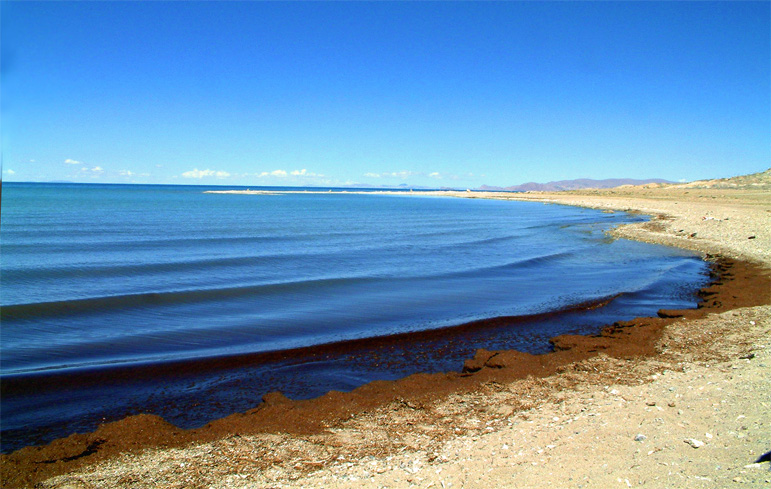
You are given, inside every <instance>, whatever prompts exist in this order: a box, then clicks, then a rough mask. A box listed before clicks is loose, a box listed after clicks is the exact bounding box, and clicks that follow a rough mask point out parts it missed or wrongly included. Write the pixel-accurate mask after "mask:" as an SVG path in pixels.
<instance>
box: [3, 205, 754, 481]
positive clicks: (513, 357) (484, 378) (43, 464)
mask: <svg viewBox="0 0 771 489" xmlns="http://www.w3.org/2000/svg"><path fill="white" fill-rule="evenodd" d="M651 222H652V223H654V224H655V223H657V222H658V221H657V220H655V219H654V220H652V221H651ZM758 261H761V262H762V260H758ZM727 273H730V274H732V275H733V276H732V277H728V275H727ZM723 276H724V278H731V280H730V281H727V280H726V281H723V283H720V284H716V285H714V286H711V287H708V288H707V289H706V290H705V291H704V292H703V293H704V294H705V295H707V296H709V301H710V302H708V303H707V304H712V305H711V306H710V305H707V306H705V307H702V308H701V309H697V310H686V311H680V312H665V313H663V314H662V315H664V316H675V317H668V318H642V319H640V320H637V321H635V322H626V323H616V324H615V325H613V326H610V327H608V328H606V329H605V330H604V331H603V333H602V334H601V335H599V336H597V337H594V338H592V337H559V338H557V339H555V341H554V343H555V349H556V351H555V352H554V353H551V354H545V355H537V356H533V355H527V354H521V353H517V352H513V351H509V352H497V353H491V352H485V351H480V352H478V354H477V355H476V356H475V357H474V359H472V360H470V361H468V362H467V365H466V368H465V369H464V370H465V373H458V374H454V375H453V374H430V375H428V374H417V375H414V376H410V377H408V378H405V379H402V380H399V381H393V382H375V383H372V384H367V385H365V386H363V387H361V388H359V389H356V390H355V391H353V392H351V393H347V394H343V393H336V392H332V393H329V394H327V395H325V396H322V397H321V398H317V399H314V400H309V401H289V400H288V399H286V398H284V397H283V396H281V395H280V394H272V395H268V396H266V397H265V401H266V402H265V403H264V404H263V405H261V406H260V407H258V408H256V409H254V410H251V411H248V412H247V413H243V414H236V415H233V416H230V417H228V418H224V419H222V420H218V421H216V422H213V423H210V424H209V425H207V426H206V427H204V428H202V429H200V430H193V431H192V432H183V431H182V430H178V429H176V428H174V427H172V426H171V425H168V424H166V423H164V422H163V421H162V420H160V419H157V418H155V417H152V416H137V417H132V418H127V419H125V420H123V421H119V422H116V423H111V424H108V425H104V426H103V427H101V428H100V429H99V430H97V431H96V432H95V433H91V434H86V435H73V436H71V437H69V438H67V439H64V440H57V441H56V442H53V443H52V444H50V445H48V446H47V447H43V448H28V449H22V450H20V451H18V452H14V453H13V454H11V455H8V456H3V458H2V471H3V474H2V475H3V480H4V481H6V483H11V484H16V485H18V486H23V485H24V484H31V483H34V481H40V480H44V479H45V478H47V477H50V476H52V475H55V474H58V473H65V472H68V471H71V470H74V469H75V468H77V467H79V466H82V465H85V464H89V463H92V462H95V461H99V460H105V459H107V458H109V457H112V456H114V455H116V454H118V453H122V452H125V451H137V450H141V449H143V448H147V447H152V446H156V447H157V446H166V447H171V446H176V447H179V446H184V445H187V444H190V443H193V442H196V443H199V442H205V441H210V440H216V439H222V438H224V437H226V436H229V435H232V434H245V433H253V432H290V433H296V434H298V435H301V434H311V433H320V432H323V431H325V430H327V429H328V428H329V427H330V426H334V425H336V424H339V423H342V422H343V421H344V420H346V419H349V418H350V417H351V416H352V415H356V413H362V412H367V411H372V410H376V409H378V408H379V407H382V406H383V405H385V404H388V403H389V402H393V401H394V399H400V400H401V401H400V402H402V401H403V402H405V403H406V404H407V405H409V404H412V405H421V404H430V403H433V402H437V400H438V399H440V398H444V397H447V396H449V395H455V394H457V393H459V392H467V393H468V392H473V391H475V390H478V389H479V388H480V386H483V385H486V384H489V383H490V382H498V383H506V382H512V381H514V380H515V379H517V378H523V377H526V376H527V375H528V374H529V375H534V376H536V377H542V376H543V377H545V376H549V375H552V374H554V373H558V372H559V371H560V369H563V368H565V366H566V365H570V364H572V363H575V362H580V361H582V360H585V359H587V358H589V357H591V356H594V355H596V354H597V353H598V352H599V351H602V352H603V353H604V354H605V355H608V356H611V357H615V356H617V357H620V358H631V357H638V356H640V355H643V354H649V355H650V354H655V353H656V340H657V338H658V337H659V336H660V334H661V331H662V329H663V328H664V326H665V325H667V324H671V323H673V322H675V321H679V319H677V317H679V316H683V317H689V318H693V317H696V316H697V315H698V316H702V317H703V316H705V315H707V314H711V313H715V312H718V311H725V310H730V309H732V308H736V307H748V306H752V305H759V304H765V303H766V302H767V301H768V297H767V291H768V290H769V278H768V275H767V273H766V271H765V270H764V267H763V266H758V265H755V266H753V265H750V264H745V263H741V262H737V263H735V264H734V265H733V266H732V267H731V269H730V271H729V272H727V271H726V270H725V269H724V270H723ZM731 284H733V286H731ZM753 284H754V286H755V289H752V288H751V286H753ZM715 287H717V288H715ZM753 290H754V292H752V291H753ZM764 292H765V293H764ZM756 303H757V304H756ZM689 311H692V312H689ZM630 323H631V324H630ZM257 418H261V419H262V420H264V421H265V423H264V425H263V426H262V427H258V426H257V425H258V424H259V423H258V422H255V421H256V419H257Z"/></svg>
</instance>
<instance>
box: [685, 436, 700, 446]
mask: <svg viewBox="0 0 771 489" xmlns="http://www.w3.org/2000/svg"><path fill="white" fill-rule="evenodd" d="M683 441H684V442H685V443H687V444H689V445H691V446H692V447H693V448H700V447H703V446H704V442H703V441H700V440H697V439H696V438H686V439H685V440H683Z"/></svg>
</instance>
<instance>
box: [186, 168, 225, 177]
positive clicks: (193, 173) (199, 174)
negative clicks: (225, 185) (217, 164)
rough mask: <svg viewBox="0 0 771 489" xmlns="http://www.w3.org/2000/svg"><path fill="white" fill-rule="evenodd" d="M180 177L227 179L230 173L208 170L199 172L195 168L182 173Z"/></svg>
mask: <svg viewBox="0 0 771 489" xmlns="http://www.w3.org/2000/svg"><path fill="white" fill-rule="evenodd" d="M182 176H183V177H185V178H204V177H216V178H228V177H229V176H230V173H228V172H226V171H215V170H209V169H208V168H207V169H206V170H199V169H198V168H195V169H193V170H190V171H186V172H184V173H183V174H182Z"/></svg>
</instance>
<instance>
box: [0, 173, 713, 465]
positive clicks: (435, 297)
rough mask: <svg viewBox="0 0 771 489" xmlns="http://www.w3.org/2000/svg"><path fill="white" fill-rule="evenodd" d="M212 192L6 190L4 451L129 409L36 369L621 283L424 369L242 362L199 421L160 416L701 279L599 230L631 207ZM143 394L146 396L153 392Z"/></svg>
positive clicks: (534, 332)
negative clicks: (69, 388)
mask: <svg viewBox="0 0 771 489" xmlns="http://www.w3.org/2000/svg"><path fill="white" fill-rule="evenodd" d="M207 189H208V188H206V187H190V186H141V185H83V184H20V183H13V184H9V183H5V184H4V185H3V193H2V227H1V228H0V231H1V235H0V247H1V251H2V292H1V294H0V304H1V305H2V310H1V311H0V314H1V315H2V316H1V317H2V323H1V326H0V328H1V329H0V345H1V348H2V352H1V353H2V355H1V356H0V358H1V359H0V369H1V372H2V376H3V379H6V380H7V379H11V380H12V379H15V378H18V379H23V382H25V383H26V384H27V386H28V388H27V389H23V393H22V394H19V393H17V391H16V390H14V391H10V390H9V391H7V392H4V395H3V399H2V403H3V405H2V417H3V419H2V429H3V433H4V434H3V450H4V451H6V450H7V449H9V447H10V448H15V447H17V446H22V445H24V444H27V443H31V442H41V441H46V440H48V439H51V437H52V436H54V435H57V436H59V435H61V434H62V433H65V434H66V429H69V428H64V427H60V428H58V429H56V428H52V427H53V426H54V425H57V426H58V425H60V424H62V422H61V419H62V418H66V419H69V421H67V422H68V423H69V424H68V425H67V426H69V427H71V426H75V427H77V428H82V429H93V426H95V423H96V422H97V420H99V419H104V418H105V417H107V418H109V417H119V416H122V415H125V414H127V413H131V412H140V411H142V409H143V407H142V406H143V402H142V398H141V396H139V398H138V397H137V389H136V388H134V391H133V393H132V394H131V395H129V394H127V393H126V392H124V391H121V389H120V388H118V387H114V386H105V385H94V386H93V387H92V391H88V392H86V391H85V390H84V391H83V393H82V394H83V395H84V396H85V395H87V396H88V397H89V398H90V399H93V398H94V396H97V397H98V396H99V395H103V396H105V399H109V402H108V401H105V402H104V405H105V406H107V407H105V409H106V410H108V411H109V412H110V415H109V416H105V413H104V412H100V411H99V409H97V408H94V407H88V408H86V407H84V406H83V405H84V404H85V403H84V401H83V400H82V398H81V397H80V396H78V395H70V397H69V398H67V400H66V402H65V401H63V400H62V394H61V393H56V392H53V391H52V390H50V389H48V388H46V389H48V390H46V389H40V391H38V390H36V389H35V382H36V380H35V379H36V378H37V377H36V376H45V375H60V376H63V377H62V378H66V375H67V374H68V372H76V371H82V370H88V369H91V370H94V369H97V370H98V369H101V368H108V367H109V368H116V367H120V366H130V365H135V364H147V363H163V362H169V361H176V360H190V359H199V358H207V357H215V356H216V357H220V356H231V355H238V354H244V353H254V352H261V351H273V350H283V349H289V348H296V347H302V346H308V345H316V344H321V343H329V342H336V341H343V340H350V339H355V338H364V337H371V336H382V335H389V334H394V333H401V332H408V331H419V330H425V329H432V328H442V327H446V326H452V325H457V324H461V323H466V322H469V321H472V320H475V319H481V318H488V317H497V316H516V315H527V314H536V313H543V312H548V311H554V310H559V309H562V308H565V307H567V306H570V305H572V304H577V303H581V302H585V301H591V300H597V299H601V298H605V297H609V296H613V295H616V294H622V295H621V296H620V297H619V298H618V299H616V300H614V301H613V302H612V303H611V304H610V305H608V306H607V307H604V308H601V310H599V311H587V312H586V313H585V314H583V315H578V316H575V317H572V316H571V318H570V319H565V318H563V319H564V320H561V321H557V322H554V323H551V324H541V325H532V326H530V327H528V328H522V327H517V328H512V330H511V331H506V332H502V333H500V334H496V335H495V336H485V337H480V338H478V340H477V343H474V342H468V343H467V344H463V345H461V347H459V348H458V349H456V353H455V354H454V355H443V356H442V358H439V359H436V361H435V362H431V363H430V365H429V366H428V367H427V366H426V365H425V364H423V365H421V366H419V367H415V366H409V367H408V366H406V364H404V365H403V364H400V363H399V362H398V361H397V362H395V366H394V367H393V368H390V369H382V368H381V369H377V368H374V367H373V366H372V365H368V366H366V367H361V368H359V369H358V370H356V368H353V367H350V368H349V367H345V368H342V367H340V365H337V366H334V360H329V361H327V363H325V364H323V365H317V364H314V363H312V362H311V363H302V362H299V363H298V362H295V363H294V364H293V366H292V368H291V369H288V370H291V371H292V372H294V373H293V374H292V375H294V376H295V377H293V380H292V381H291V382H289V384H291V385H289V384H287V383H286V382H285V383H284V384H282V383H281V382H282V381H280V380H275V379H273V377H271V379H273V380H271V381H265V382H262V381H260V380H259V379H260V374H259V373H258V372H256V371H255V372H251V373H248V372H247V373H245V372H246V371H241V372H239V373H237V374H233V375H237V376H240V381H241V382H243V381H244V379H245V377H247V376H248V377H249V379H250V384H249V389H250V392H253V393H252V395H251V396H252V397H249V398H243V399H242V400H239V401H238V402H235V401H233V402H230V403H225V404H226V405H225V406H224V407H222V408H218V409H219V410H212V411H206V414H204V415H201V416H198V417H195V416H193V417H192V418H191V417H190V415H189V413H188V414H185V413H186V412H187V411H189V409H185V408H179V409H178V411H170V410H168V409H167V410H166V411H164V410H163V409H161V411H160V413H159V414H161V415H164V416H165V417H167V419H169V420H170V421H172V422H176V423H178V424H180V425H184V426H192V425H196V424H203V421H205V420H206V419H208V418H209V417H211V416H219V415H223V414H227V411H228V410H234V409H246V408H248V407H250V406H251V405H253V404H255V403H256V402H259V396H260V395H262V394H264V393H265V392H267V391H268V390H273V389H276V388H278V389H281V390H283V391H285V392H288V393H289V394H290V395H294V396H295V397H310V396H314V395H319V394H320V393H322V392H323V390H324V389H330V388H336V389H342V390H345V389H350V388H353V387H355V386H356V385H360V384H361V383H364V382H366V381H369V380H374V379H376V378H396V377H398V376H403V375H406V374H409V373H413V372H414V371H415V369H418V370H421V371H426V370H428V371H440V370H446V369H459V368H460V366H461V365H462V358H464V356H470V355H469V353H471V354H473V350H474V348H477V347H483V346H486V347H490V346H496V347H498V348H504V347H507V348H518V349H521V350H526V351H531V352H544V351H548V349H549V345H548V338H549V337H551V336H555V335H556V334H562V333H566V332H583V333H592V332H596V331H597V330H598V329H599V327H600V326H601V325H602V324H605V323H607V322H612V321H613V320H616V319H631V318H633V317H637V316H650V315H655V312H656V311H657V310H658V309H660V308H684V307H695V305H696V302H697V299H696V296H695V291H696V290H697V289H698V288H699V287H700V286H702V285H703V284H704V283H705V282H706V280H707V276H706V265H705V263H704V262H703V261H702V260H700V259H699V258H698V257H696V256H694V255H693V254H691V253H689V252H686V251H682V250H677V249H672V248H665V247H661V246H654V245H648V244H644V243H636V242H631V241H626V240H611V239H609V238H608V237H607V235H606V234H605V231H607V230H608V229H609V228H611V227H613V226H615V225H618V224H621V223H625V222H632V221H637V220H641V219H643V218H642V217H640V216H634V215H628V214H623V213H612V214H608V213H602V212H599V211H596V210H590V209H582V208H575V207H566V206H558V205H543V204H538V203H529V202H511V201H495V200H480V199H452V198H440V197H416V196H394V195H382V194H374V193H369V194H367V195H360V194H350V193H331V194H326V193H324V194H317V193H307V194H305V193H299V194H280V195H233V194H206V193H204V190H207ZM218 375H219V377H218V378H220V379H221V378H222V375H223V374H221V373H220V374H218ZM298 376H299V377H301V378H302V382H300V383H299V384H298V382H297V377H298ZM225 377H227V376H225ZM290 377H291V375H290ZM254 379H258V380H254ZM19 382H21V381H19ZM156 382H157V379H156ZM169 382H170V383H168V384H165V385H163V382H161V385H163V388H164V389H165V391H166V392H167V394H166V395H168V396H171V397H174V396H175V395H176V396H177V398H180V399H181V397H179V396H182V397H184V396H188V397H189V398H190V399H192V398H194V397H196V396H197V398H198V400H199V401H200V398H201V396H206V395H211V396H214V397H217V396H224V394H223V392H227V382H228V380H227V379H225V380H222V381H213V380H206V379H199V382H198V383H197V384H196V385H203V386H206V387H201V388H200V389H193V391H194V392H190V389H189V388H185V389H183V388H181V387H180V388H179V389H176V390H175V387H174V385H172V384H173V382H171V381H169ZM255 383H256V384H257V385H256V387H255ZM285 384H287V385H285ZM302 385H306V387H302ZM298 386H299V387H298ZM134 387H136V386H134ZM148 389H149V390H147V392H146V393H145V394H146V395H147V396H150V395H152V396H159V395H160V394H159V391H158V389H160V387H158V388H157V389H156V390H152V389H151V388H149V387H148ZM293 389H294V390H293ZM139 390H140V391H141V389H139ZM183 391H184V393H183ZM19 392H21V391H19ZM142 392H144V391H142ZM207 392H208V393H209V394H207ZM100 393H101V394H100ZM183 394H184V395H183ZM57 396H59V397H57ZM121 396H124V397H125V399H126V400H125V402H124V401H121V399H123V398H122V397H121ZM255 396H256V399H255ZM231 397H233V396H231ZM235 397H238V396H235ZM290 397H291V396H290ZM78 399H81V400H80V401H78ZM129 399H130V401H129ZM239 399H240V398H239ZM51 402H54V403H57V404H59V405H60V407H59V408H58V410H53V411H52V410H51V409H53V408H52V407H51V406H50V404H51ZM78 402H80V404H78ZM89 404H93V403H89ZM163 404H164V403H162V402H161V403H159V405H163ZM166 404H168V403H166ZM129 405H131V407H128V406H129ZM65 408H66V409H65ZM164 409H165V408H164ZM215 411H216V412H215ZM68 413H70V414H68ZM71 413H76V414H74V415H73V414H71ZM68 416H69V417H70V418H72V417H73V416H74V418H73V419H70V418H68ZM186 416H187V417H186ZM193 418H194V419H193ZM57 423H58V424H57ZM73 423H74V424H73ZM62 430H64V431H62ZM41 433H44V434H41Z"/></svg>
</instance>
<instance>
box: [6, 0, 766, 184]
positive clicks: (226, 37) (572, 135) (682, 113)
mask: <svg viewBox="0 0 771 489" xmlns="http://www.w3.org/2000/svg"><path fill="white" fill-rule="evenodd" d="M770 6H771V3H769V2H767V1H763V2H555V3H551V2H502V3H499V2H494V3H493V2H484V3H481V2H448V3H443V2H420V3H417V2H393V3H392V2H374V3H369V2H330V3H326V2H310V3H304V2H290V3H283V2H125V3H124V2H41V3H35V2H18V3H17V2H9V1H3V2H2V3H0V8H2V11H1V14H2V58H1V59H2V119H3V120H2V150H3V160H2V166H3V179H4V180H5V181H52V180H70V181H77V182H105V183H107V182H113V183H130V182H136V183H176V184H216V185H251V186H256V185H345V184H354V183H365V184H372V185H396V184H401V183H407V184H409V185H427V186H434V187H442V186H448V187H460V188H463V187H477V186H479V185H482V184H488V185H502V186H505V185H515V184H519V183H524V182H527V181H539V182H545V181H550V180H562V179H572V178H582V177H588V178H613V177H629V178H666V179H670V180H694V179H700V178H713V177H725V176H732V175H737V174H743V173H752V172H757V171H762V170H765V169H767V168H768V167H769V165H770V162H771V68H770V65H771V61H770V60H771V52H770V49H771V48H770V45H771V30H770V28H769V22H770V19H771V7H770Z"/></svg>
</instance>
